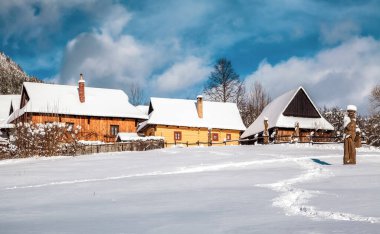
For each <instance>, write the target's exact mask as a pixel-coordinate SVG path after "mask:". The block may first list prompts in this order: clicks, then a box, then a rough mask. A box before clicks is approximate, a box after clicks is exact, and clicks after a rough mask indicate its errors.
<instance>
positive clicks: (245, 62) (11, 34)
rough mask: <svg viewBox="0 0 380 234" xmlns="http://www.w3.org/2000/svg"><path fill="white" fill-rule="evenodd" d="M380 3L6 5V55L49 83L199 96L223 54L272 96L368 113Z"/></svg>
mask: <svg viewBox="0 0 380 234" xmlns="http://www.w3.org/2000/svg"><path fill="white" fill-rule="evenodd" d="M379 23H380V3H379V1H349V0H347V1H322V0H318V1H307V0H305V1H296V0H287V1H277V0H275V1H264V0H262V1H259V0H257V1H251V0H246V1H243V0H241V1H221V0H208V1H196V0H192V1H178V0H160V1H156V0H146V1H137V0H135V1H104V0H88V1H86V0H67V1H58V0H57V1H55V0H51V1H42V0H28V1H26V0H25V1H20V0H13V1H1V2H0V50H1V51H4V52H5V53H6V54H7V55H9V56H11V57H12V58H13V59H14V60H15V61H16V62H17V63H19V64H20V65H21V66H22V67H23V68H24V70H25V71H26V72H27V73H28V74H30V75H34V76H37V77H39V78H41V79H44V80H47V81H53V82H56V83H61V84H76V82H77V80H78V78H79V74H80V73H83V74H84V76H85V79H86V85H88V86H94V87H109V88H121V89H124V90H125V91H128V87H129V86H130V84H132V83H137V84H139V85H140V86H142V87H143V88H144V90H145V93H146V95H147V96H160V97H178V98H195V97H196V96H197V94H199V93H200V92H201V91H202V88H203V85H204V82H205V81H206V80H207V77H208V75H209V73H210V71H211V69H212V66H213V64H214V63H215V61H216V60H217V59H218V58H219V57H226V58H227V59H229V60H231V61H232V64H233V66H234V68H235V70H236V72H237V73H238V74H239V75H240V77H241V79H242V80H245V82H246V83H247V87H249V86H250V84H252V83H253V82H254V81H256V80H258V81H260V82H261V83H262V84H263V85H264V87H265V88H266V89H267V90H268V91H269V92H270V94H271V96H272V97H273V98H274V97H276V96H278V95H280V94H281V93H283V92H286V91H288V90H289V89H292V88H296V87H298V86H300V85H303V86H305V87H306V89H307V90H308V91H309V94H311V96H312V97H313V98H314V101H315V102H316V103H317V104H318V105H320V106H323V105H327V106H335V105H339V106H345V105H347V104H356V105H358V106H359V110H361V112H367V111H368V94H369V91H370V89H371V88H372V87H373V86H374V85H375V84H376V83H380V78H379V77H380V68H379V66H380V27H378V24H379Z"/></svg>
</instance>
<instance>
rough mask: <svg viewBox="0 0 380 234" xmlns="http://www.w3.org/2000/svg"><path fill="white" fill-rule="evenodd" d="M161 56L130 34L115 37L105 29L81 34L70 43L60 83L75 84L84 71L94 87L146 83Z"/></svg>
mask: <svg viewBox="0 0 380 234" xmlns="http://www.w3.org/2000/svg"><path fill="white" fill-rule="evenodd" d="M158 57H159V54H158V53H157V52H156V51H155V50H153V49H151V48H150V47H148V46H145V45H143V44H141V43H139V42H137V41H136V40H135V39H134V38H133V37H131V36H129V35H122V36H118V37H117V38H116V39H115V38H113V37H112V36H111V35H109V34H107V33H102V32H101V33H96V32H93V33H85V34H81V35H79V36H78V37H76V38H75V39H73V40H72V41H70V42H69V43H68V45H67V48H66V52H65V57H64V63H63V66H62V70H61V73H60V83H71V84H74V83H76V81H77V80H78V77H79V74H80V73H83V74H84V75H85V76H86V80H87V82H88V84H89V85H92V86H102V87H119V88H124V87H123V85H126V84H128V83H130V82H138V83H140V84H142V83H144V80H145V79H146V78H147V77H149V75H150V74H151V72H152V70H153V69H154V67H155V66H156V65H157V64H160V63H159V61H160V60H159V58H158ZM156 61H157V62H156ZM120 85H122V87H120Z"/></svg>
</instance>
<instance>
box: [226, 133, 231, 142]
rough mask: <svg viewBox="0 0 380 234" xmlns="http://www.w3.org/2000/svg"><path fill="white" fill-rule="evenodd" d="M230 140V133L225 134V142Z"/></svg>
mask: <svg viewBox="0 0 380 234" xmlns="http://www.w3.org/2000/svg"><path fill="white" fill-rule="evenodd" d="M231 139H232V137H231V133H227V134H226V140H227V141H230V140H231Z"/></svg>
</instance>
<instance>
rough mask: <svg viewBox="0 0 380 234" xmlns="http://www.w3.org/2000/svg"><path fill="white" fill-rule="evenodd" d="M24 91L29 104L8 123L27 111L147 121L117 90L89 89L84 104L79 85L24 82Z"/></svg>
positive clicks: (123, 94) (124, 94) (125, 96)
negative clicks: (80, 96) (81, 99)
mask: <svg viewBox="0 0 380 234" xmlns="http://www.w3.org/2000/svg"><path fill="white" fill-rule="evenodd" d="M23 89H24V90H25V91H26V93H27V94H28V96H29V101H28V102H27V104H26V105H25V106H24V107H23V108H22V109H20V110H18V111H15V113H14V114H12V115H11V117H10V118H9V119H8V122H11V121H13V120H14V119H16V118H18V116H20V115H22V114H23V113H26V112H33V113H53V114H67V115H81V116H99V117H121V118H137V119H147V115H145V114H144V113H142V112H141V111H140V110H138V109H137V108H136V107H135V106H133V105H132V104H130V103H129V101H128V96H127V94H126V93H125V92H124V91H122V90H118V89H102V88H91V87H86V88H85V102H83V103H81V102H80V100H79V94H78V87H77V86H70V85H56V84H43V83H31V82H24V86H23Z"/></svg>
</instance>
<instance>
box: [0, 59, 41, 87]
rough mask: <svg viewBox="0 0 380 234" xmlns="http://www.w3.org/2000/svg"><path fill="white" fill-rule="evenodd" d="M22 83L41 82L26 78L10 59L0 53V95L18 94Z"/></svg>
mask: <svg viewBox="0 0 380 234" xmlns="http://www.w3.org/2000/svg"><path fill="white" fill-rule="evenodd" d="M24 81H29V82H42V81H41V80H39V79H37V78H35V77H30V76H28V75H27V74H26V73H25V72H24V71H23V70H22V68H21V67H20V66H19V65H18V64H17V63H15V62H14V61H13V60H12V59H11V58H10V57H8V56H6V55H5V54H4V53H2V52H0V94H20V93H21V87H22V83H23V82H24Z"/></svg>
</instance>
